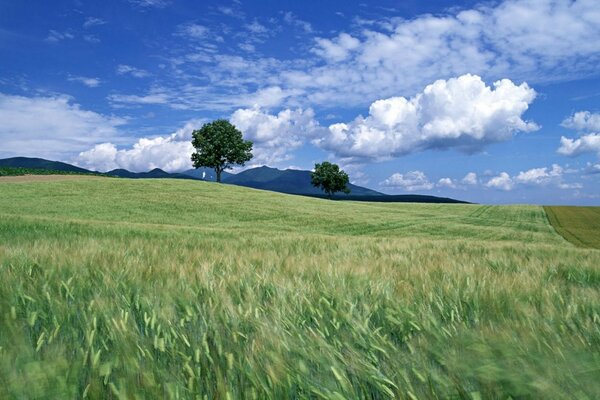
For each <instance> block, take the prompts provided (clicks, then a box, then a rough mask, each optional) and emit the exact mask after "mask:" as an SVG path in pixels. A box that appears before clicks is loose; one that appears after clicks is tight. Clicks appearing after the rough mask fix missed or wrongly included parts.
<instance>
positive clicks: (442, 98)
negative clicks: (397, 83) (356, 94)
mask: <svg viewBox="0 0 600 400" xmlns="http://www.w3.org/2000/svg"><path fill="white" fill-rule="evenodd" d="M535 96H536V93H535V91H534V90H533V89H531V88H530V87H529V86H528V85H527V84H526V83H522V84H521V85H515V84H514V83H513V82H512V81H510V80H508V79H503V80H500V81H497V82H495V83H494V84H493V87H490V86H486V84H485V83H484V82H483V81H482V79H481V78H480V77H479V76H475V75H470V74H467V75H462V76H460V77H458V78H452V79H449V80H438V81H436V82H434V83H432V84H431V85H428V86H427V87H426V88H425V90H423V92H422V93H419V94H417V95H416V96H414V97H412V98H410V99H407V98H404V97H392V98H389V99H384V100H378V101H376V102H374V103H373V104H371V107H370V108H369V115H368V116H367V117H366V118H364V117H362V116H359V117H357V118H356V119H355V120H354V121H351V122H349V123H338V124H333V125H331V126H329V134H328V135H326V136H325V137H323V138H320V139H317V140H315V142H314V143H315V144H317V145H318V146H320V147H322V148H323V149H326V150H330V151H332V152H334V153H335V154H336V155H338V156H340V157H356V158H366V159H385V158H390V157H395V156H400V155H403V154H408V153H412V152H417V151H423V150H427V149H448V148H457V149H459V150H462V151H464V152H467V153H469V152H474V151H478V150H481V149H483V148H484V147H485V146H486V145H488V144H490V143H494V142H501V141H506V140H509V139H510V138H512V137H513V135H514V134H515V133H516V132H531V131H535V130H537V129H539V127H538V126H537V125H536V124H535V123H533V122H526V121H524V120H523V119H522V115H523V113H525V111H527V109H528V107H529V104H530V103H531V102H532V101H533V100H534V99H535Z"/></svg>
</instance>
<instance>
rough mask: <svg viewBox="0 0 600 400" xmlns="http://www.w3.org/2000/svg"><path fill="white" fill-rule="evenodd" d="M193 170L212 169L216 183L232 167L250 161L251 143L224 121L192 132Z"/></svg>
mask: <svg viewBox="0 0 600 400" xmlns="http://www.w3.org/2000/svg"><path fill="white" fill-rule="evenodd" d="M192 145H193V146H194V148H195V149H196V152H195V153H193V154H192V162H193V163H194V168H201V167H207V168H214V170H215V174H216V175H217V182H221V173H222V172H223V171H224V170H226V169H228V168H231V166H232V165H244V163H245V162H246V161H250V160H251V159H252V142H251V141H249V140H244V138H243V137H242V132H240V131H239V130H238V129H237V128H236V127H235V126H234V125H232V124H231V123H230V122H229V121H227V120H226V119H217V120H215V121H213V122H210V123H208V124H204V125H203V126H202V128H200V129H199V130H195V131H194V132H192Z"/></svg>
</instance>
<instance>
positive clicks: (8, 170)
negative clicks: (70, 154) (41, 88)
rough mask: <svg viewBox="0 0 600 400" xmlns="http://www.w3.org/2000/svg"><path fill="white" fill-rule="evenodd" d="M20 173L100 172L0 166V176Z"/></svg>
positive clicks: (81, 173) (19, 174) (79, 173)
mask: <svg viewBox="0 0 600 400" xmlns="http://www.w3.org/2000/svg"><path fill="white" fill-rule="evenodd" d="M21 175H98V176H104V174H100V173H92V172H90V173H84V172H77V171H58V170H54V169H43V168H21V167H0V176H21Z"/></svg>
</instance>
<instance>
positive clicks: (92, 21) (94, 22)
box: [83, 17, 106, 29]
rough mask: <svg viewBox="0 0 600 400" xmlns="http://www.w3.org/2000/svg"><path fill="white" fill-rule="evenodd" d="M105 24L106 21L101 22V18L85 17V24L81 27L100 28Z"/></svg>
mask: <svg viewBox="0 0 600 400" xmlns="http://www.w3.org/2000/svg"><path fill="white" fill-rule="evenodd" d="M104 24H106V21H105V20H103V19H102V18H96V17H87V18H86V19H85V22H84V23H83V27H84V28H86V29H87V28H91V27H93V26H100V25H104Z"/></svg>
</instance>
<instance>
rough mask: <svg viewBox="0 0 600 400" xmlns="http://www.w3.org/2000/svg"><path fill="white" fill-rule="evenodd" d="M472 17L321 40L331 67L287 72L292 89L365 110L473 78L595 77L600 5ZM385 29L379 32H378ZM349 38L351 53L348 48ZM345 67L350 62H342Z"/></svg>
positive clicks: (551, 2) (558, 2)
mask: <svg viewBox="0 0 600 400" xmlns="http://www.w3.org/2000/svg"><path fill="white" fill-rule="evenodd" d="M489 4H490V3H483V5H479V6H476V7H475V8H473V9H470V10H463V11H458V12H449V13H447V14H445V15H444V14H443V15H438V16H433V15H423V16H419V17H417V18H414V19H410V20H406V19H400V18H396V19H389V20H382V21H378V22H379V23H378V24H375V25H373V26H372V27H370V28H369V29H363V30H361V31H358V32H344V33H342V34H340V35H338V36H337V37H334V38H331V39H320V40H317V42H316V46H315V48H314V49H313V51H314V52H315V53H317V54H320V55H321V56H322V57H323V61H324V62H325V65H319V66H316V67H313V68H311V69H309V70H304V71H300V70H294V71H285V72H284V73H283V74H282V78H283V79H284V82H285V85H289V87H294V88H300V89H305V90H307V91H309V92H310V93H311V96H309V101H312V102H313V104H314V103H318V104H332V103H334V104H352V105H359V104H364V103H365V102H366V101H372V99H374V98H377V97H380V98H381V97H389V96H392V95H394V94H395V93H405V92H407V91H408V92H413V91H415V90H417V89H418V88H419V87H421V86H422V85H424V84H426V83H427V82H431V81H433V80H435V79H439V78H448V77H451V76H457V75H461V74H464V73H467V72H470V73H475V74H478V75H482V76H486V77H490V78H492V79H497V78H499V77H502V76H511V77H515V78H517V79H519V80H528V81H534V82H540V81H548V80H561V79H566V78H567V79H569V78H571V79H572V78H573V77H577V76H585V75H589V74H593V73H596V71H597V68H596V67H597V65H598V63H599V62H600V13H598V5H597V1H596V0H579V1H572V0H507V1H503V2H501V3H500V4H498V5H497V6H495V7H494V6H490V5H489ZM378 26H379V27H383V28H382V29H380V30H375V29H374V27H378ZM342 35H348V36H347V37H352V38H354V39H356V40H358V41H359V43H358V44H357V43H356V42H354V41H352V46H351V47H352V51H348V49H347V48H346V47H345V46H343V45H341V44H340V43H339V42H340V39H341V38H342ZM341 60H343V62H340V61H341Z"/></svg>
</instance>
